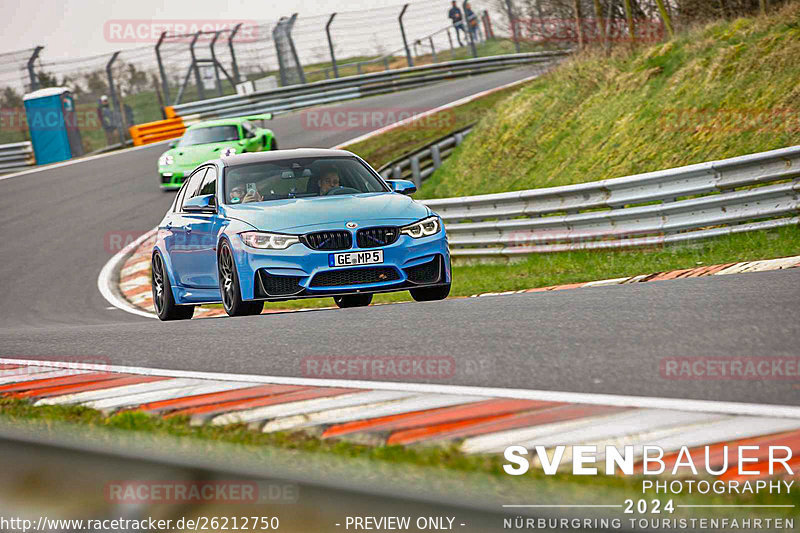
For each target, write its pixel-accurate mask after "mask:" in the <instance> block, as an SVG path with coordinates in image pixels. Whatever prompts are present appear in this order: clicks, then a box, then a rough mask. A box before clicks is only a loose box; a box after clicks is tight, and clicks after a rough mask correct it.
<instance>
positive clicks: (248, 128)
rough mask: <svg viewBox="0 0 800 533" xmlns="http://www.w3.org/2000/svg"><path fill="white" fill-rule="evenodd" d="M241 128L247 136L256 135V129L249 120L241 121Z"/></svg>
mask: <svg viewBox="0 0 800 533" xmlns="http://www.w3.org/2000/svg"><path fill="white" fill-rule="evenodd" d="M242 130H243V132H244V136H245V137H247V138H250V137H255V136H256V129H255V128H254V127H253V125H252V124H250V123H249V122H242Z"/></svg>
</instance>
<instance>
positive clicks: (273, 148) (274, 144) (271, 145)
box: [269, 138, 278, 151]
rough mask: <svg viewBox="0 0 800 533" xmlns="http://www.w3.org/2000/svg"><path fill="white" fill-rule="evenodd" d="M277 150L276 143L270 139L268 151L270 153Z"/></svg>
mask: <svg viewBox="0 0 800 533" xmlns="http://www.w3.org/2000/svg"><path fill="white" fill-rule="evenodd" d="M277 149H278V141H276V140H275V139H274V138H273V139H270V141H269V150H270V151H272V150H277Z"/></svg>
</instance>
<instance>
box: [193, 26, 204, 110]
mask: <svg viewBox="0 0 800 533" xmlns="http://www.w3.org/2000/svg"><path fill="white" fill-rule="evenodd" d="M201 33H202V32H199V31H198V32H197V33H195V34H194V37H193V38H192V42H191V44H189V53H190V54H191V56H192V70H194V82H195V84H196V85H197V94H198V96H199V97H200V100H205V99H206V92H205V90H204V89H203V80H202V78H201V77H200V65H198V64H197V56H195V54H194V45H195V43H196V42H197V39H199V38H200V34H201Z"/></svg>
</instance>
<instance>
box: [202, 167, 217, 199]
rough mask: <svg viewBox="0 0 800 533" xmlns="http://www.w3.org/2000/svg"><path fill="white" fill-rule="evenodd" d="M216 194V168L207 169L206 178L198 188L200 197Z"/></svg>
mask: <svg viewBox="0 0 800 533" xmlns="http://www.w3.org/2000/svg"><path fill="white" fill-rule="evenodd" d="M216 192H217V167H208V172H206V177H205V178H203V185H202V186H201V187H200V195H201V196H203V195H206V194H216Z"/></svg>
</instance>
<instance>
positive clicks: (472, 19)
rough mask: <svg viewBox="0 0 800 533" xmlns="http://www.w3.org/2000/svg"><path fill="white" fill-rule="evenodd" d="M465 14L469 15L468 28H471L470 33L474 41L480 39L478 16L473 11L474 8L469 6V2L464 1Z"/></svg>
mask: <svg viewBox="0 0 800 533" xmlns="http://www.w3.org/2000/svg"><path fill="white" fill-rule="evenodd" d="M464 15H465V16H466V17H467V28H468V29H469V33H470V35H471V36H472V40H473V41H477V40H478V35H477V33H476V32H477V31H478V16H477V15H476V14H475V12H474V11H472V8H470V6H469V2H464Z"/></svg>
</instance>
